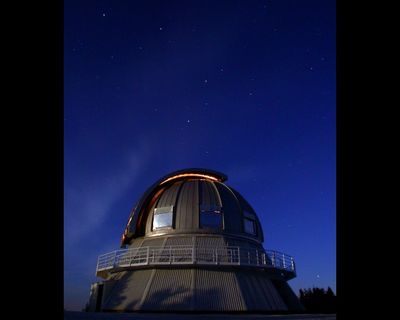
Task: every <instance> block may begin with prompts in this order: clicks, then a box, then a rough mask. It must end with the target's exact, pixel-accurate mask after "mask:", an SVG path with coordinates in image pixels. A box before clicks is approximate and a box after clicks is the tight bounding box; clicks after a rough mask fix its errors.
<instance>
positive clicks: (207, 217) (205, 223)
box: [200, 205, 222, 229]
mask: <svg viewBox="0 0 400 320" xmlns="http://www.w3.org/2000/svg"><path fill="white" fill-rule="evenodd" d="M200 228H216V229H222V208H221V207H218V206H208V205H201V206H200Z"/></svg>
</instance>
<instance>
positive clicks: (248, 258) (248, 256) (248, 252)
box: [247, 251, 250, 264]
mask: <svg viewBox="0 0 400 320" xmlns="http://www.w3.org/2000/svg"><path fill="white" fill-rule="evenodd" d="M247 261H248V264H250V251H247Z"/></svg>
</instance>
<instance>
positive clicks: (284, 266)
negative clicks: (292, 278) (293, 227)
mask: <svg viewBox="0 0 400 320" xmlns="http://www.w3.org/2000/svg"><path fill="white" fill-rule="evenodd" d="M282 263H283V269H286V264H285V254H284V253H282Z"/></svg>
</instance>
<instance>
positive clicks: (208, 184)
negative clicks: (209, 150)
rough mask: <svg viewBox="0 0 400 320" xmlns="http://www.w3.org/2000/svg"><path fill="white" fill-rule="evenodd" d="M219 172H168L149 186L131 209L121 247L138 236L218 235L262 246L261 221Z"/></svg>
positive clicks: (193, 170)
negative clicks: (250, 241)
mask: <svg viewBox="0 0 400 320" xmlns="http://www.w3.org/2000/svg"><path fill="white" fill-rule="evenodd" d="M226 179H227V177H226V176H225V175H223V174H221V173H217V172H215V171H210V170H205V169H187V170H181V171H176V172H174V173H171V174H169V175H167V176H165V177H163V178H162V179H160V180H159V181H158V182H157V183H155V184H154V185H153V186H152V187H150V188H149V189H148V190H147V192H146V193H145V194H144V195H143V197H142V198H141V199H140V201H139V203H138V204H137V205H136V206H135V208H134V209H133V210H132V212H131V214H130V217H129V222H128V225H127V227H126V229H125V232H124V235H123V244H128V243H130V242H131V240H132V239H134V238H137V237H143V236H145V237H150V236H152V237H153V236H154V237H155V236H160V235H179V234H218V235H226V236H229V235H234V236H235V237H240V238H244V239H246V240H252V241H254V242H257V243H262V242H263V240H264V237H263V231H262V228H261V224H260V221H259V219H258V217H257V214H256V213H255V211H254V209H253V208H252V207H251V205H250V204H249V203H248V202H247V201H246V200H245V199H244V198H243V197H242V196H241V195H240V194H239V192H237V191H236V190H234V189H233V188H232V187H228V186H227V185H226V184H225V183H224V181H225V180H226Z"/></svg>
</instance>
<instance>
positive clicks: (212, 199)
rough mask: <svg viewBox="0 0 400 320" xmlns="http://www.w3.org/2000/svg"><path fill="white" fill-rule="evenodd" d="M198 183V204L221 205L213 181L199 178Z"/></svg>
mask: <svg viewBox="0 0 400 320" xmlns="http://www.w3.org/2000/svg"><path fill="white" fill-rule="evenodd" d="M199 183H200V190H199V191H200V202H199V204H200V205H206V206H220V207H221V206H222V204H221V199H220V197H219V195H218V191H217V189H216V188H215V186H214V183H213V182H211V181H206V180H199Z"/></svg>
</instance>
